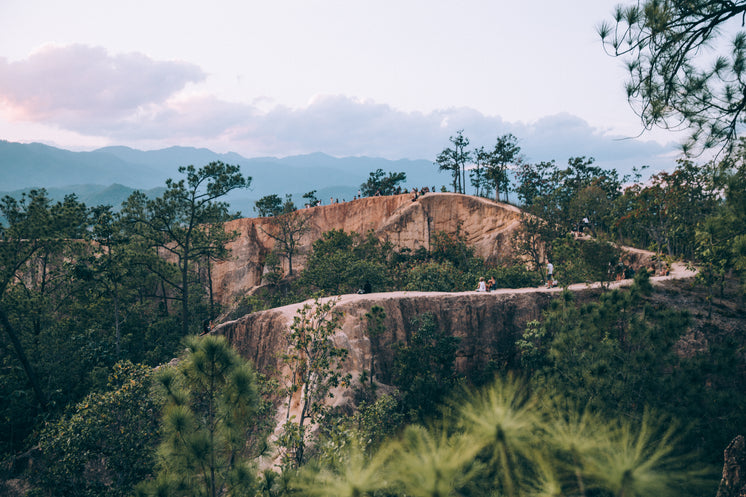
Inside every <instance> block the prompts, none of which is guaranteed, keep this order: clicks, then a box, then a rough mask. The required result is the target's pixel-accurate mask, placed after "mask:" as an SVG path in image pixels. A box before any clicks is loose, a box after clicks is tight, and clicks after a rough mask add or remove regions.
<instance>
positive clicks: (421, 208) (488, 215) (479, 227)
mask: <svg viewBox="0 0 746 497" xmlns="http://www.w3.org/2000/svg"><path fill="white" fill-rule="evenodd" d="M298 213H299V215H302V216H307V217H308V221H307V227H308V231H307V232H306V233H304V234H303V236H302V237H301V239H300V241H299V244H298V251H297V255H296V256H295V257H294V259H293V269H298V268H302V267H303V265H304V263H305V259H306V257H307V255H308V253H309V251H310V248H311V244H312V243H313V242H314V241H315V240H317V239H319V238H320V237H321V235H322V234H323V233H324V232H326V231H329V230H332V229H338V230H344V231H347V232H352V231H354V232H357V233H360V234H365V233H368V232H370V231H373V232H374V233H375V234H376V235H377V236H378V237H380V238H381V239H383V240H388V241H389V242H391V243H392V244H394V246H395V247H398V248H409V249H412V250H415V249H417V248H419V247H424V248H426V249H429V248H430V243H431V239H432V236H433V235H434V234H435V233H437V232H439V231H446V232H448V233H455V232H456V230H457V229H460V231H461V233H463V234H464V235H465V237H466V240H467V243H468V244H469V245H471V246H473V247H474V248H475V251H476V254H477V255H478V256H480V257H482V258H484V259H487V260H490V261H496V260H500V259H501V258H503V257H506V256H508V255H510V253H511V246H510V236H511V234H512V233H513V231H514V230H515V229H516V228H517V227H518V225H519V222H520V215H521V211H520V209H518V208H516V207H513V206H511V205H507V204H502V203H498V202H494V201H491V200H488V199H484V198H479V197H473V196H469V195H460V194H455V193H428V194H427V195H424V196H422V197H420V198H419V199H417V201H414V202H413V201H412V199H411V196H410V195H408V194H404V195H393V196H386V197H368V198H362V199H358V200H354V201H351V202H344V203H340V204H332V205H325V206H319V207H313V208H309V209H303V210H301V211H298ZM226 230H230V231H235V232H237V233H238V237H237V238H236V239H235V240H234V241H233V242H231V243H230V244H229V246H228V248H229V250H230V253H231V256H230V257H229V258H228V259H227V260H225V261H222V262H219V263H217V264H216V265H215V267H214V268H213V269H212V278H213V290H214V292H215V297H216V298H217V299H218V300H219V301H221V302H223V303H224V304H228V303H230V301H231V299H232V298H233V297H235V296H238V295H242V294H245V293H246V292H248V291H250V290H251V289H252V288H255V287H257V286H258V285H260V284H261V280H262V274H263V272H264V262H265V259H266V257H267V254H268V253H269V252H270V251H271V250H272V248H273V246H274V244H275V240H273V239H272V238H271V237H270V236H269V235H268V234H267V232H271V230H272V226H271V225H270V222H269V220H268V219H267V218H246V219H238V220H234V221H231V222H229V223H227V225H226ZM285 270H287V267H285Z"/></svg>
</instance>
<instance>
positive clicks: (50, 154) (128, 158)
mask: <svg viewBox="0 0 746 497" xmlns="http://www.w3.org/2000/svg"><path fill="white" fill-rule="evenodd" d="M213 161H222V162H225V163H228V164H235V165H239V166H241V171H242V173H243V174H244V176H251V178H252V182H251V188H250V189H248V190H242V191H234V192H231V194H230V195H229V196H228V197H227V198H226V200H227V201H228V202H229V203H230V204H231V207H232V208H233V209H234V210H239V211H241V212H242V213H243V214H244V215H247V216H252V215H253V205H254V202H255V201H256V200H258V199H259V198H261V197H263V196H265V195H269V194H273V193H275V194H278V195H280V196H281V197H283V196H284V195H286V194H289V195H292V196H293V199H294V201H295V202H296V204H298V205H302V204H303V199H302V195H303V194H304V193H307V192H310V191H312V190H316V191H317V192H316V196H317V197H318V198H319V199H321V200H322V202H323V203H324V204H327V203H328V202H329V199H330V198H335V199H337V198H338V199H339V200H340V201H342V200H343V199H346V200H351V199H352V197H353V196H354V195H356V194H357V191H358V190H359V188H360V185H361V184H362V183H363V182H365V181H366V180H367V179H368V176H369V173H370V172H372V171H375V170H376V169H382V170H383V171H385V172H404V173H406V174H407V182H406V185H408V186H409V187H410V188H411V187H413V186H417V187H421V186H426V185H427V186H430V187H431V188H432V187H433V186H437V187H438V188H440V185H443V184H448V183H449V181H450V177H449V176H448V174H446V173H439V172H438V168H437V166H435V165H434V164H433V162H432V161H429V160H424V159H420V160H409V159H401V160H388V159H382V158H372V157H343V158H337V157H332V156H329V155H326V154H323V153H313V154H307V155H297V156H289V157H284V158H275V157H259V158H246V157H243V156H241V155H239V154H236V153H232V152H230V153H225V154H221V153H216V152H213V151H211V150H208V149H205V148H192V147H170V148H166V149H161V150H151V151H142V150H136V149H132V148H129V147H122V146H116V147H104V148H100V149H97V150H93V151H90V152H74V151H70V150H64V149H60V148H56V147H52V146H48V145H43V144H40V143H28V144H26V143H14V142H8V141H3V140H0V178H2V179H0V195H12V196H17V195H20V194H21V193H22V192H24V191H28V190H30V189H32V188H46V189H47V191H48V192H49V195H50V197H51V198H52V199H55V200H57V199H61V198H63V197H64V196H65V195H66V194H69V193H75V194H76V195H77V196H78V198H79V199H80V200H81V201H83V202H85V203H86V204H87V205H100V204H109V205H113V206H115V207H117V206H119V205H120V204H121V202H122V201H123V200H124V199H126V198H127V197H128V196H129V194H130V193H132V191H134V190H142V191H144V192H145V193H146V194H148V195H151V196H157V195H158V194H159V193H160V192H161V191H162V189H163V188H164V187H165V183H166V179H168V178H173V179H180V178H181V175H180V173H179V172H178V168H179V167H180V166H186V165H190V164H191V165H194V166H195V167H200V166H203V165H205V164H208V163H210V162H213Z"/></svg>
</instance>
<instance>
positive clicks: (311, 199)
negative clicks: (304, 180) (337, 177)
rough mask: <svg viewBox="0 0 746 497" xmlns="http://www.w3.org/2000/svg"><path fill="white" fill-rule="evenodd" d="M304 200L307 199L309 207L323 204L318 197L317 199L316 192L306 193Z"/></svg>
mask: <svg viewBox="0 0 746 497" xmlns="http://www.w3.org/2000/svg"><path fill="white" fill-rule="evenodd" d="M303 198H304V199H306V205H307V206H308V207H315V206H317V205H319V204H320V203H321V201H320V200H319V199H318V197H316V190H311V191H310V192H306V193H304V194H303Z"/></svg>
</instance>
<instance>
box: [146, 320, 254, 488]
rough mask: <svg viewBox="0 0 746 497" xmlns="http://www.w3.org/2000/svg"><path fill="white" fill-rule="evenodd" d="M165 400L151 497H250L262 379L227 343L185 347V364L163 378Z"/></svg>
mask: <svg viewBox="0 0 746 497" xmlns="http://www.w3.org/2000/svg"><path fill="white" fill-rule="evenodd" d="M157 383H158V386H159V387H160V389H161V390H162V392H163V393H164V394H165V397H166V406H165V408H164V412H163V419H162V421H161V431H162V433H163V441H162V443H161V445H160V448H159V451H158V460H157V468H158V472H157V476H156V478H155V480H153V481H150V482H147V483H145V484H143V485H142V486H141V487H140V491H141V492H143V493H145V494H147V495H174V496H182V495H183V496H209V497H218V496H239V495H249V494H250V493H251V492H252V491H253V490H254V487H255V484H256V476H255V474H256V469H255V468H253V467H252V465H251V460H252V457H255V456H257V455H258V454H252V453H251V450H250V449H251V444H250V443H248V441H249V440H250V439H251V437H252V435H253V434H254V425H255V424H256V423H257V421H256V419H255V416H256V414H257V412H258V411H259V405H260V401H259V397H258V390H257V377H256V373H255V372H254V369H253V368H252V367H251V366H250V364H249V363H247V362H246V361H245V360H244V359H242V358H241V357H240V356H239V355H238V354H237V353H236V352H235V351H234V350H233V349H232V348H231V347H230V345H229V344H228V342H227V341H226V339H225V338H224V337H219V336H212V335H207V336H205V337H202V338H196V337H191V338H190V339H189V340H188V341H187V349H186V356H185V357H183V358H182V359H181V361H180V362H179V364H178V365H177V366H175V367H167V368H164V369H163V370H162V371H160V372H159V374H158V376H157Z"/></svg>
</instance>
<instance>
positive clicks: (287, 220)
mask: <svg viewBox="0 0 746 497" xmlns="http://www.w3.org/2000/svg"><path fill="white" fill-rule="evenodd" d="M285 206H286V209H285V210H284V211H283V212H281V213H280V214H277V215H274V216H272V217H270V218H269V223H268V226H267V228H268V229H266V230H265V229H264V228H262V227H261V226H260V229H261V230H262V232H264V234H266V235H267V236H269V237H270V238H272V239H273V240H274V241H275V248H274V252H275V253H276V254H277V255H279V256H280V257H283V258H284V259H285V260H286V261H287V262H288V276H292V275H293V257H294V256H295V255H296V254H297V253H298V249H299V248H300V241H301V238H303V235H305V234H306V233H308V231H309V230H310V229H311V227H310V226H309V224H308V222H309V220H310V217H309V216H308V214H307V213H304V212H301V211H298V210H295V209H294V208H292V207H290V206H289V205H288V203H287V202H286V203H285Z"/></svg>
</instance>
